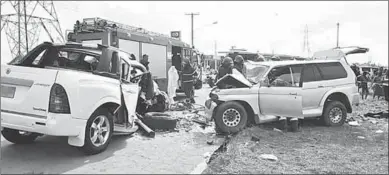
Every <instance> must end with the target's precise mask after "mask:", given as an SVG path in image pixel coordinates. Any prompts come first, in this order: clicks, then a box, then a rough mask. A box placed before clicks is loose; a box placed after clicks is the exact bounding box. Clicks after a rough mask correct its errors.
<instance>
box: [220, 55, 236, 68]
mask: <svg viewBox="0 0 389 175" xmlns="http://www.w3.org/2000/svg"><path fill="white" fill-rule="evenodd" d="M222 64H223V66H229V65H231V64H234V61H232V58H230V57H225V58H224V59H223V61H222Z"/></svg>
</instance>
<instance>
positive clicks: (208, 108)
mask: <svg viewBox="0 0 389 175" xmlns="http://www.w3.org/2000/svg"><path fill="white" fill-rule="evenodd" d="M216 107H217V104H216V103H215V102H214V101H212V100H211V99H208V100H207V101H205V114H206V115H205V116H206V119H207V121H211V120H212V117H213V111H214V110H215V108H216Z"/></svg>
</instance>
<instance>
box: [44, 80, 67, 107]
mask: <svg viewBox="0 0 389 175" xmlns="http://www.w3.org/2000/svg"><path fill="white" fill-rule="evenodd" d="M49 112H52V113H62V114H70V105H69V100H68V95H67V94H66V91H65V89H64V88H63V87H62V86H61V85H59V84H56V83H54V85H53V86H52V87H51V91H50V102H49Z"/></svg>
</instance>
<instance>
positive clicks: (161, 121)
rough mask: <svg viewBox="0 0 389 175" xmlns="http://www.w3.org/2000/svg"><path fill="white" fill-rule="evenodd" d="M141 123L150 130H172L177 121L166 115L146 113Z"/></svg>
mask: <svg viewBox="0 0 389 175" xmlns="http://www.w3.org/2000/svg"><path fill="white" fill-rule="evenodd" d="M142 121H143V123H144V124H145V125H147V126H148V127H149V128H150V129H152V130H156V129H159V130H172V129H174V128H176V126H177V120H176V119H174V118H172V117H171V116H170V115H168V114H164V113H159V112H148V113H146V114H145V116H144V118H143V119H142Z"/></svg>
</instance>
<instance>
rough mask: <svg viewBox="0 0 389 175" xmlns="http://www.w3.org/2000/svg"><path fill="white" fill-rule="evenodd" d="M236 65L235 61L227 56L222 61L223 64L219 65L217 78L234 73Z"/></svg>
mask: <svg viewBox="0 0 389 175" xmlns="http://www.w3.org/2000/svg"><path fill="white" fill-rule="evenodd" d="M233 67H234V62H233V61H232V59H231V58H230V57H225V58H224V59H223V61H222V65H221V66H220V67H219V70H218V73H217V75H216V78H215V80H216V81H218V80H219V79H220V78H222V77H224V75H227V74H232V68H233Z"/></svg>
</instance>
